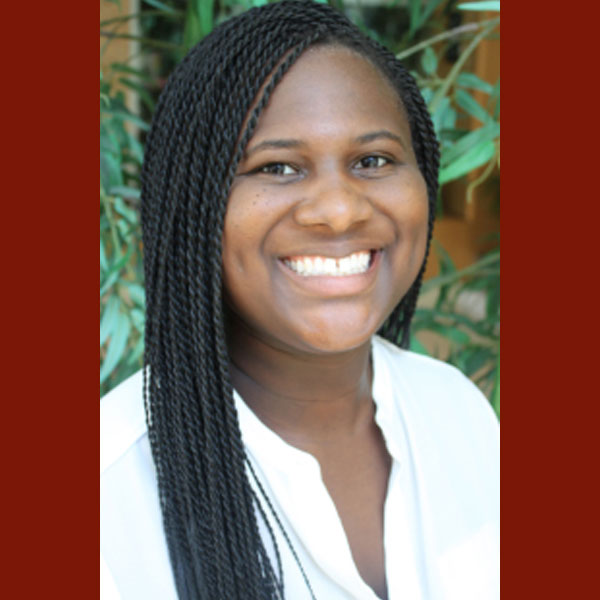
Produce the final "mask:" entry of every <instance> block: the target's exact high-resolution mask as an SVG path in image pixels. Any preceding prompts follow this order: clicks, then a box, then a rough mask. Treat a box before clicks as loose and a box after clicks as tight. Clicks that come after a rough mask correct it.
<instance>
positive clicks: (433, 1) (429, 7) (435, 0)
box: [419, 0, 445, 27]
mask: <svg viewBox="0 0 600 600" xmlns="http://www.w3.org/2000/svg"><path fill="white" fill-rule="evenodd" d="M444 1H445V0H429V2H427V3H426V4H425V8H424V9H423V13H422V14H421V19H420V23H419V27H421V25H423V24H424V23H425V22H426V21H427V19H429V17H430V16H431V13H433V11H434V10H435V9H436V8H437V7H438V6H439V5H440V4H441V3H442V2H444Z"/></svg>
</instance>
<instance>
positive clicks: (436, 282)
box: [421, 254, 498, 292]
mask: <svg viewBox="0 0 600 600" xmlns="http://www.w3.org/2000/svg"><path fill="white" fill-rule="evenodd" d="M496 261H498V254H489V255H488V256H484V257H483V258H482V259H480V260H478V261H477V262H476V263H473V264H472V265H469V266H468V267H465V268H464V269H461V270H460V271H453V272H452V273H447V274H446V275H438V276H437V277H434V278H433V279H429V280H428V281H424V282H423V286H422V288H421V289H422V291H424V292H425V291H427V290H429V289H431V288H434V287H436V286H442V285H446V284H448V283H452V282H453V281H456V280H457V279H460V278H461V277H464V276H465V275H472V274H473V273H477V272H478V271H480V270H481V268H482V267H487V266H488V265H489V264H492V263H494V262H496Z"/></svg>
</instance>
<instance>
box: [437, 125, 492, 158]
mask: <svg viewBox="0 0 600 600" xmlns="http://www.w3.org/2000/svg"><path fill="white" fill-rule="evenodd" d="M499 135H500V124H499V123H497V122H495V121H490V122H489V123H486V124H485V125H484V126H483V127H480V128H479V129H476V130H475V131H471V132H469V133H467V134H466V135H464V136H463V137H462V138H460V139H459V140H458V141H457V142H455V143H454V144H453V145H452V146H445V147H444V148H442V156H441V159H440V164H441V166H442V167H445V166H447V165H449V164H450V163H451V162H453V161H455V160H456V159H458V158H459V157H460V156H461V155H462V154H465V153H466V152H467V151H469V150H470V149H471V148H473V147H475V146H477V144H481V143H483V142H491V141H494V140H495V139H496V138H497V137H498V136H499Z"/></svg>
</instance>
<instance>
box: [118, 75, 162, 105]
mask: <svg viewBox="0 0 600 600" xmlns="http://www.w3.org/2000/svg"><path fill="white" fill-rule="evenodd" d="M119 81H120V82H121V83H122V84H123V85H124V86H126V87H128V88H129V89H130V90H133V91H134V92H136V93H137V94H138V95H139V97H140V98H141V99H142V101H143V102H144V104H145V105H146V106H147V107H148V108H149V109H150V112H154V100H153V99H152V96H151V95H150V93H149V92H148V90H147V89H146V88H145V87H144V86H143V85H140V84H139V83H137V81H132V80H131V79H127V78H125V77H119Z"/></svg>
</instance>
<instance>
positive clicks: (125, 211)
mask: <svg viewBox="0 0 600 600" xmlns="http://www.w3.org/2000/svg"><path fill="white" fill-rule="evenodd" d="M114 206H115V211H116V212H117V213H119V214H120V215H121V216H122V217H125V219H126V220H127V222H128V223H130V224H131V225H137V224H138V213H137V211H136V210H133V209H132V208H129V206H127V205H126V204H125V202H123V198H121V197H120V196H117V197H116V198H115V203H114Z"/></svg>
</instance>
